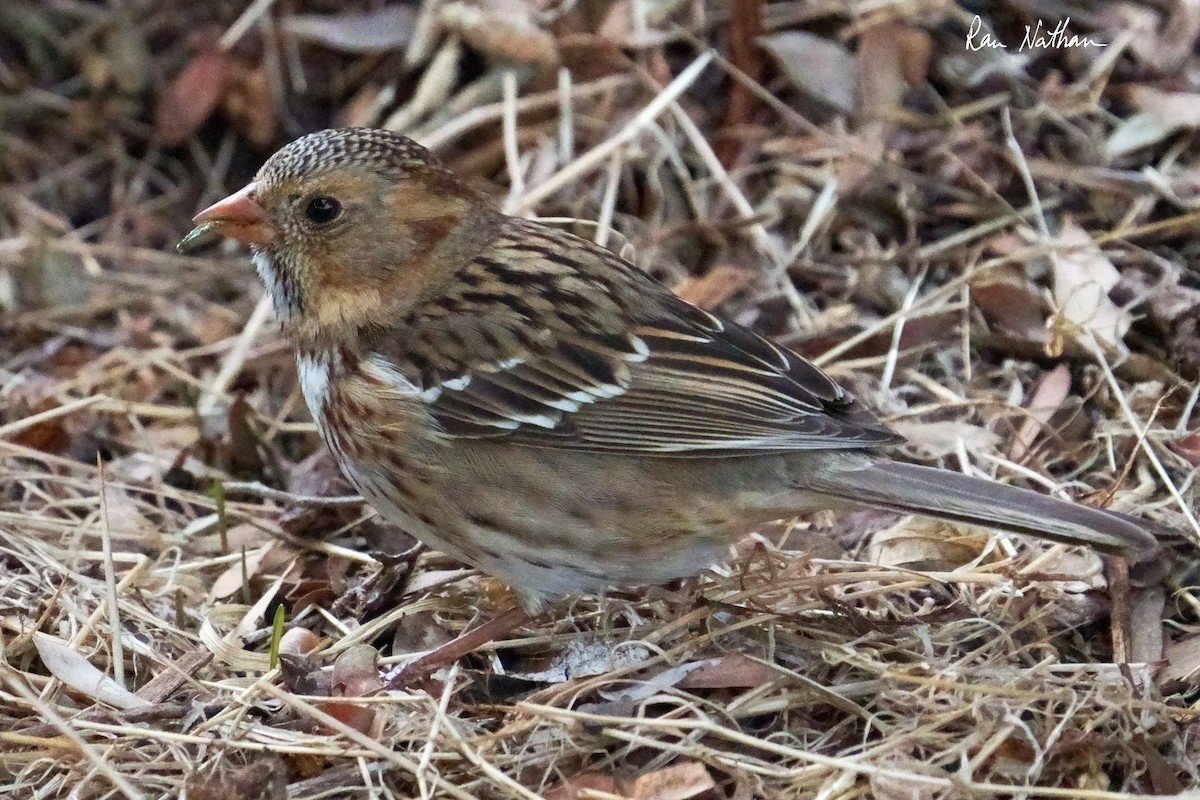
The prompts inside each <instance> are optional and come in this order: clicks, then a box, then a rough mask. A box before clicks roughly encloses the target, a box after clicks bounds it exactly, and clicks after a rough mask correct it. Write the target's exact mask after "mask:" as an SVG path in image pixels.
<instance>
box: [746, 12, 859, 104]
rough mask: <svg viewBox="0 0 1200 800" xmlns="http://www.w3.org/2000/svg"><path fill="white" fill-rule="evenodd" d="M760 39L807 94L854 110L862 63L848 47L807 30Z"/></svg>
mask: <svg viewBox="0 0 1200 800" xmlns="http://www.w3.org/2000/svg"><path fill="white" fill-rule="evenodd" d="M757 41H758V44H759V46H761V47H762V48H763V49H765V50H766V51H767V53H768V54H770V56H771V58H773V59H774V60H775V62H776V63H777V64H778V65H779V68H780V69H781V70H782V71H783V75H784V77H786V78H787V79H788V82H789V83H790V84H791V85H792V86H793V87H794V88H795V89H796V90H797V91H799V92H800V93H801V94H803V95H804V96H805V97H808V98H809V99H812V100H817V101H820V102H822V103H824V104H825V105H827V106H830V107H832V108H833V109H835V110H837V111H839V112H841V113H843V114H850V113H852V112H853V111H854V109H855V107H856V105H857V103H856V92H857V85H858V64H857V63H856V61H855V58H854V56H853V55H851V54H850V52H849V51H848V50H846V48H844V47H842V46H841V45H840V44H838V43H836V42H831V41H829V40H828V39H823V38H822V37H820V36H817V35H815V34H811V33H807V32H805V31H785V32H783V33H775V34H771V35H770V36H760V37H759V38H758V40H757Z"/></svg>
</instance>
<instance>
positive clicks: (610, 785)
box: [543, 772, 617, 800]
mask: <svg viewBox="0 0 1200 800" xmlns="http://www.w3.org/2000/svg"><path fill="white" fill-rule="evenodd" d="M583 791H588V792H604V793H605V794H617V782H616V780H614V779H613V777H612V776H610V775H604V774H601V773H599V772H581V773H579V774H578V775H573V776H572V777H570V778H567V780H565V781H563V782H562V783H560V784H558V785H557V786H553V787H551V788H550V789H549V790H547V791H546V793H545V794H544V795H543V797H544V798H545V800H579V794H580V792H583Z"/></svg>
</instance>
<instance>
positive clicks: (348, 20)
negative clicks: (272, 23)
mask: <svg viewBox="0 0 1200 800" xmlns="http://www.w3.org/2000/svg"><path fill="white" fill-rule="evenodd" d="M416 18H417V11H416V6H415V5H412V6H409V5H389V6H383V7H381V8H378V9H375V10H374V11H368V12H366V13H361V14H360V13H353V12H347V13H342V14H331V15H324V14H295V15H293V16H290V17H287V18H286V19H285V20H284V21H283V29H284V30H286V31H287V32H288V33H290V34H291V35H292V36H295V37H296V38H297V39H299V40H300V41H302V42H312V43H315V44H320V45H323V46H325V47H328V48H330V49H331V50H340V51H342V52H344V53H380V52H384V51H387V50H395V49H398V48H401V47H404V46H405V45H406V44H408V42H409V40H410V39H411V38H412V33H413V25H414V23H415V22H416Z"/></svg>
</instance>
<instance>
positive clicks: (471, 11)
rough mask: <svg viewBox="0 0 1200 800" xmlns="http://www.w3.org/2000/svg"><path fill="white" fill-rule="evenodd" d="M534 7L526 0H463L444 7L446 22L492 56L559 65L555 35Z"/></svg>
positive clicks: (473, 45)
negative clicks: (542, 23)
mask: <svg viewBox="0 0 1200 800" xmlns="http://www.w3.org/2000/svg"><path fill="white" fill-rule="evenodd" d="M534 10H535V9H534V7H533V6H532V4H530V3H527V2H522V0H474V1H473V2H468V1H467V0H463V1H462V2H452V3H447V4H446V5H445V6H443V7H442V23H443V24H444V25H445V26H446V27H447V28H448V29H450V30H452V31H454V32H456V33H458V34H459V35H460V36H462V38H463V41H465V42H466V43H467V44H469V45H470V46H471V47H473V48H474V49H476V50H478V51H479V52H480V53H482V54H483V55H485V56H488V57H489V58H493V59H497V60H500V61H515V62H518V63H534V64H544V65H555V64H557V63H558V48H557V47H556V46H555V43H554V37H553V36H551V35H550V33H549V32H547V31H545V30H543V29H542V28H541V27H540V26H538V24H537V22H536V21H535V17H534Z"/></svg>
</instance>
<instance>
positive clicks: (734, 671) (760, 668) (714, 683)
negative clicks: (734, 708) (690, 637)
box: [678, 653, 780, 689]
mask: <svg viewBox="0 0 1200 800" xmlns="http://www.w3.org/2000/svg"><path fill="white" fill-rule="evenodd" d="M779 677H780V673H779V672H777V671H775V670H773V669H771V667H769V666H768V665H766V664H761V663H759V662H758V661H754V660H753V659H750V658H747V657H746V656H744V655H741V654H740V653H730V654H729V655H727V656H721V657H720V658H711V659H709V660H707V661H704V662H702V663H701V664H700V666H699V667H697V668H696V669H694V670H692V671H691V672H689V673H688V674H686V675H684V676H683V678H682V679H681V680H680V681H679V684H678V685H679V687H680V688H681V689H748V688H751V687H754V686H762V685H763V684H764V683H768V682H770V681H773V680H776V679H778V678H779Z"/></svg>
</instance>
